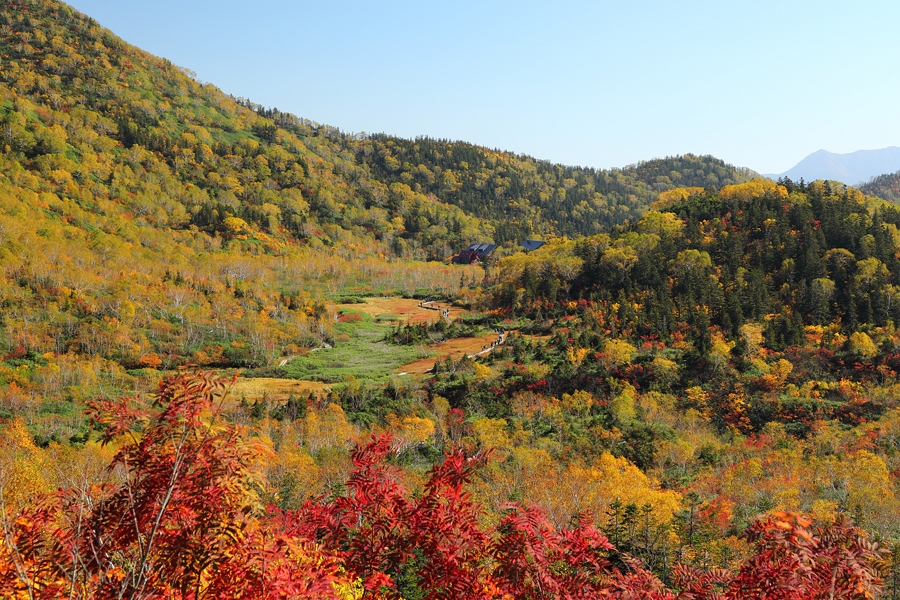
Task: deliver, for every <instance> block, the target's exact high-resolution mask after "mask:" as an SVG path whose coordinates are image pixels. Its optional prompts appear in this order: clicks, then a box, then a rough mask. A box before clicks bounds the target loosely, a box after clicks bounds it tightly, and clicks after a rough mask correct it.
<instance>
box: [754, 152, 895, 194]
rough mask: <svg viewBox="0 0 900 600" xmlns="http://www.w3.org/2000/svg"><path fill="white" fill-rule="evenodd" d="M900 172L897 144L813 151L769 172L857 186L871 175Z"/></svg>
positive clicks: (781, 175)
mask: <svg viewBox="0 0 900 600" xmlns="http://www.w3.org/2000/svg"><path fill="white" fill-rule="evenodd" d="M895 171H900V147H898V146H889V147H887V148H881V149H879V150H857V151H855V152H848V153H846V154H838V153H835V152H829V151H828V150H824V149H821V150H816V151H815V152H813V153H812V154H810V155H809V156H807V157H806V158H804V159H803V160H801V161H800V162H799V163H797V164H796V165H795V166H794V167H792V168H791V169H788V170H787V171H785V172H784V173H778V174H770V175H768V177H771V178H773V179H777V178H779V177H788V178H790V179H793V180H798V179H800V178H803V179H804V180H806V181H814V180H816V179H828V180H833V181H840V182H841V183H845V184H847V185H854V186H855V185H859V184H860V183H865V182H867V181H869V179H871V178H872V177H877V176H878V175H883V174H885V173H893V172H895Z"/></svg>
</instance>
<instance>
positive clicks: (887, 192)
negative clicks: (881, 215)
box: [859, 171, 900, 202]
mask: <svg viewBox="0 0 900 600" xmlns="http://www.w3.org/2000/svg"><path fill="white" fill-rule="evenodd" d="M859 191H861V192H862V193H864V194H868V195H869V196H875V197H876V198H884V199H885V200H889V201H891V202H897V201H898V200H900V171H898V172H896V173H886V174H884V175H879V176H878V177H873V178H872V179H871V180H870V181H868V182H866V183H864V184H863V185H861V186H859Z"/></svg>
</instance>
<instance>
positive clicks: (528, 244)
mask: <svg viewBox="0 0 900 600" xmlns="http://www.w3.org/2000/svg"><path fill="white" fill-rule="evenodd" d="M546 243H547V242H541V241H538V240H525V241H524V242H522V243H521V244H519V245H520V246H522V247H523V248H525V249H526V250H537V249H538V248H540V247H541V246H543V245H544V244H546Z"/></svg>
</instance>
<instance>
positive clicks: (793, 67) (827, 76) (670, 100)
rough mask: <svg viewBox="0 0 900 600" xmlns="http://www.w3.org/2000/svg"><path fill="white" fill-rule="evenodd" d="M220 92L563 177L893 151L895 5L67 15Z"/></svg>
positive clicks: (187, 8)
mask: <svg viewBox="0 0 900 600" xmlns="http://www.w3.org/2000/svg"><path fill="white" fill-rule="evenodd" d="M71 5H72V6H73V7H74V8H76V9H77V10H79V11H81V12H83V13H86V14H88V15H89V16H91V17H93V18H94V19H95V20H97V21H98V22H99V23H100V24H101V25H102V26H104V27H106V28H108V29H110V30H112V31H113V32H114V33H115V34H117V35H118V36H119V37H121V38H122V39H124V40H125V41H126V42H129V43H131V44H134V45H136V46H139V47H141V48H143V49H144V50H146V51H148V52H151V53H152V54H155V55H158V56H162V57H165V58H168V59H169V60H171V61H172V62H173V63H175V64H177V65H179V66H183V67H188V68H190V69H192V70H194V71H195V72H196V73H197V77H198V78H199V79H200V80H203V81H208V82H210V83H212V84H214V85H216V86H217V87H219V88H220V89H222V90H223V91H224V92H226V93H229V94H234V95H235V96H243V97H246V98H249V99H250V100H252V101H253V102H256V103H259V104H263V105H265V106H270V107H277V108H279V109H280V110H283V111H286V112H291V113H294V114H296V115H298V116H300V117H305V118H308V119H311V120H313V121H317V122H319V123H324V124H328V125H333V126H335V127H338V128H339V129H341V130H343V131H345V132H348V133H351V132H352V133H358V132H362V131H365V132H369V133H380V132H384V133H388V134H392V135H397V136H401V137H407V138H413V137H416V136H418V135H425V136H430V137H434V138H448V139H451V140H465V141H468V142H472V143H475V144H480V145H483V146H488V147H490V148H499V149H501V150H510V151H513V152H517V153H523V154H529V155H531V156H534V157H536V158H539V159H546V160H550V161H552V162H557V163H563V164H567V165H582V166H590V167H597V168H609V167H623V166H626V165H628V164H631V163H635V162H638V161H640V160H648V159H651V158H655V157H662V156H667V155H675V154H684V153H688V152H691V153H694V154H712V155H714V156H716V157H718V158H721V159H723V160H725V161H726V162H729V163H732V164H734V165H737V166H742V167H749V168H751V169H754V170H756V171H759V172H761V173H781V172H783V171H786V170H788V169H789V168H790V167H792V166H794V164H796V163H797V162H799V161H800V160H801V159H803V158H804V157H805V156H807V155H808V154H810V153H812V152H815V151H816V150H819V149H825V150H829V151H831V152H838V153H847V152H853V151H856V150H867V149H877V148H884V147H887V146H900V110H898V108H897V107H898V99H900V76H898V74H897V61H898V58H900V36H898V35H897V31H896V28H897V24H898V23H900V2H897V0H883V1H875V0H859V1H857V2H852V3H851V2H847V1H846V0H844V1H842V2H834V1H832V0H816V1H807V0H803V1H791V0H778V1H774V0H756V1H753V2H750V1H747V0H740V1H732V2H729V1H724V2H723V1H722V0H716V1H700V0H686V1H682V2H674V1H672V0H664V1H657V0H630V1H628V0H616V1H600V0H594V1H588V0H557V1H555V2H547V1H546V0H543V1H541V2H535V1H531V0H519V1H517V2H505V1H497V0H472V1H470V0H460V1H457V2H437V1H434V0H416V1H408V0H399V1H395V0H385V1H382V2H371V1H367V2H363V1H349V0H320V1H317V2H309V1H306V0H282V1H276V0H255V1H252V2H251V1H243V2H236V1H234V0H217V1H215V2H213V1H212V0H181V1H175V0H153V1H152V2H150V1H143V2H141V1H138V0H74V2H72V3H71Z"/></svg>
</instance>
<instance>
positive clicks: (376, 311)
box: [231, 298, 503, 400]
mask: <svg viewBox="0 0 900 600" xmlns="http://www.w3.org/2000/svg"><path fill="white" fill-rule="evenodd" d="M341 306H342V307H346V308H350V309H353V310H356V311H359V312H361V313H365V314H367V315H371V316H372V317H378V316H381V315H396V316H398V317H399V318H400V319H401V321H402V322H404V323H407V322H408V323H431V322H434V321H437V320H438V319H440V318H444V319H447V321H448V322H451V321H452V320H453V319H457V318H459V317H460V316H463V315H468V314H469V311H468V310H466V309H463V308H459V307H456V306H451V305H450V304H449V303H447V302H422V301H421V300H414V299H412V298H366V301H365V302H363V303H359V304H342V305H341ZM495 342H499V343H502V342H503V339H502V338H500V336H499V335H498V334H496V333H491V334H488V335H482V336H478V337H472V338H455V339H451V340H447V341H446V342H442V343H436V344H429V345H428V350H429V351H430V352H432V353H434V354H436V355H437V357H439V358H440V359H441V360H446V359H447V357H448V356H450V357H453V360H459V359H460V358H462V356H463V355H469V356H476V355H480V354H485V353H487V352H490V351H491V349H492V346H491V344H493V343H495ZM437 357H431V358H423V359H421V360H417V361H414V362H411V363H409V364H407V365H403V366H402V367H400V368H398V369H397V370H396V371H395V374H398V375H405V374H412V373H417V372H426V371H429V370H431V368H432V367H434V363H435V360H436V359H437ZM291 358H292V357H288V358H286V359H284V360H282V361H281V364H282V365H284V364H286V363H287V362H289V361H290V359H291ZM332 385H334V384H327V383H322V382H319V381H307V380H302V379H270V378H240V379H238V382H237V384H236V385H235V387H234V389H233V390H232V392H231V394H232V396H233V397H236V398H241V397H246V398H247V399H248V400H253V399H258V398H261V397H263V396H268V397H270V398H277V399H282V400H283V399H286V398H287V397H288V396H290V394H291V393H292V392H293V394H294V395H295V396H300V395H302V396H304V397H305V396H306V395H308V394H309V393H310V392H312V393H321V392H325V391H327V390H328V389H329V388H330V387H331V386H332Z"/></svg>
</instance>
